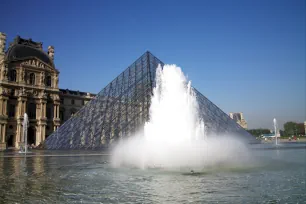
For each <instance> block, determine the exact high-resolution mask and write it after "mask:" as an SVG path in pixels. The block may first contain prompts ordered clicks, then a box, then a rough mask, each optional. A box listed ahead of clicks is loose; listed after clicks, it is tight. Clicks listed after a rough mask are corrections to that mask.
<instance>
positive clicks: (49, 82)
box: [46, 75, 52, 86]
mask: <svg viewBox="0 0 306 204" xmlns="http://www.w3.org/2000/svg"><path fill="white" fill-rule="evenodd" d="M51 81H52V80H51V76H50V75H48V76H47V82H46V85H47V86H51V85H52V83H51Z"/></svg>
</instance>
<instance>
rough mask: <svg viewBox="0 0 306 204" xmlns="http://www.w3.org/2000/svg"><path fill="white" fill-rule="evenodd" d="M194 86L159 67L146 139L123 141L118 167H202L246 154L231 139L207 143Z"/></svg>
mask: <svg viewBox="0 0 306 204" xmlns="http://www.w3.org/2000/svg"><path fill="white" fill-rule="evenodd" d="M198 111H199V107H198V103H197V99H196V95H195V93H194V91H193V89H192V86H191V82H190V81H188V80H187V79H186V77H185V76H184V74H183V72H182V70H181V68H179V67H177V66H175V65H165V66H164V67H163V69H162V67H161V66H159V67H158V68H157V70H156V86H155V88H154V90H153V96H152V98H151V106H150V113H149V115H150V119H149V121H148V122H147V123H146V124H145V126H144V135H139V134H138V135H135V136H134V137H130V138H127V139H124V140H123V141H120V142H119V143H118V145H117V146H116V147H115V148H114V150H113V152H112V164H113V166H115V167H118V166H122V165H128V166H136V167H139V168H151V167H162V168H177V167H178V168H181V167H192V169H194V167H203V165H211V164H214V163H218V162H228V161H232V160H235V159H236V158H239V160H241V158H242V157H244V156H245V155H247V154H244V153H241V152H240V151H242V150H244V148H243V147H242V146H241V145H240V144H238V143H237V142H234V139H233V138H231V137H213V136H212V138H216V139H207V136H206V134H205V124H204V119H203V118H201V117H199V112H198Z"/></svg>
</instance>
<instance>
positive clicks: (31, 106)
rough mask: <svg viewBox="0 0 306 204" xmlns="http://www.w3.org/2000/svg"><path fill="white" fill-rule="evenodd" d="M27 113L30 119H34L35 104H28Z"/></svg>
mask: <svg viewBox="0 0 306 204" xmlns="http://www.w3.org/2000/svg"><path fill="white" fill-rule="evenodd" d="M28 113H29V118H30V119H36V104H35V103H30V104H29V106H28Z"/></svg>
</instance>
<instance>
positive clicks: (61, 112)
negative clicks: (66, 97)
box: [59, 109, 65, 122]
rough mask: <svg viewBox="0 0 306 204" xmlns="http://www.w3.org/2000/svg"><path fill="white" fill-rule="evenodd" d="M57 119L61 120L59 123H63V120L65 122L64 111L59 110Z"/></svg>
mask: <svg viewBox="0 0 306 204" xmlns="http://www.w3.org/2000/svg"><path fill="white" fill-rule="evenodd" d="M59 118H60V119H61V122H64V120H65V109H60V111H59Z"/></svg>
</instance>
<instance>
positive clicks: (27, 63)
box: [20, 60, 45, 68]
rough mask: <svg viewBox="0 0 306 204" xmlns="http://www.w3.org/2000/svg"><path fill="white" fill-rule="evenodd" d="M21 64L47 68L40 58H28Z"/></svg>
mask: <svg viewBox="0 0 306 204" xmlns="http://www.w3.org/2000/svg"><path fill="white" fill-rule="evenodd" d="M20 64H21V65H29V66H32V67H38V68H45V64H44V63H42V62H40V61H38V60H27V61H24V62H22V63H20Z"/></svg>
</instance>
